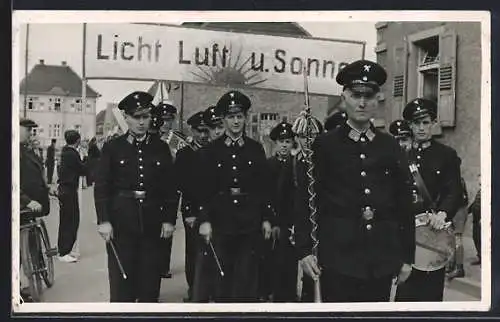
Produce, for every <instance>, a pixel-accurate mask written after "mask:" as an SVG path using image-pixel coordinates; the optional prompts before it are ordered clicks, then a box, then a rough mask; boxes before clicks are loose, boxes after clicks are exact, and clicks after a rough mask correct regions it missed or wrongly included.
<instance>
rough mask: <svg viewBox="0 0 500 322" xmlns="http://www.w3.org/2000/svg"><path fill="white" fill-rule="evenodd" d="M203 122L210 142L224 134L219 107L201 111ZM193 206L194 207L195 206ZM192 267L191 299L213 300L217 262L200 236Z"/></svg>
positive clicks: (197, 227)
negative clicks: (193, 271)
mask: <svg viewBox="0 0 500 322" xmlns="http://www.w3.org/2000/svg"><path fill="white" fill-rule="evenodd" d="M203 122H204V123H205V125H206V126H207V127H208V131H209V141H210V142H213V141H215V140H216V139H218V138H219V137H221V136H222V135H223V134H224V131H225V128H224V122H223V115H222V113H221V109H220V108H219V107H217V106H210V107H208V108H207V109H206V110H205V111H204V112H203ZM198 151H200V150H198ZM200 153H201V152H200ZM200 168H202V167H200ZM193 170H199V169H197V168H194V169H191V171H193ZM200 177H201V176H198V178H200ZM198 186H199V185H198ZM194 208H196V206H195V207H194ZM195 214H196V213H195ZM195 229H196V230H198V229H199V221H197V226H196V228H195ZM197 235H198V234H197ZM198 236H199V235H198ZM194 267H195V268H194V270H195V273H194V279H193V284H194V286H193V287H192V289H193V291H192V292H191V293H192V301H193V302H197V303H207V302H210V301H213V300H214V296H215V288H216V285H215V284H216V283H215V281H216V280H217V276H218V275H219V274H220V273H219V272H218V267H217V262H216V260H215V258H214V256H213V253H212V250H211V248H210V245H209V244H207V243H206V241H205V240H203V239H201V238H200V239H199V240H198V242H197V244H196V263H195V264H194Z"/></svg>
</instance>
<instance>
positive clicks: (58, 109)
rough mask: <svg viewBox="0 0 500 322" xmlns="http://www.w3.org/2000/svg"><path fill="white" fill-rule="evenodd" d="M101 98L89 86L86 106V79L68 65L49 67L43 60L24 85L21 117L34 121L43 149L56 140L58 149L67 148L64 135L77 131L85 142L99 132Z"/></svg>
mask: <svg viewBox="0 0 500 322" xmlns="http://www.w3.org/2000/svg"><path fill="white" fill-rule="evenodd" d="M98 97H99V94H98V93H97V92H96V91H94V90H93V89H92V88H91V87H89V86H88V85H87V88H86V100H85V103H84V104H82V79H81V78H80V76H78V74H76V73H75V72H74V71H73V69H72V68H71V67H69V66H68V65H67V64H66V63H65V62H62V64H61V65H59V66H56V65H45V63H44V61H43V60H40V61H39V63H38V64H37V65H35V66H34V67H33V69H32V70H31V71H30V73H29V74H28V76H27V79H23V80H22V81H21V85H20V100H19V102H20V107H19V116H20V117H27V118H30V119H32V120H34V121H35V122H36V123H37V124H38V125H39V127H38V128H36V129H34V131H35V132H36V134H37V135H38V137H39V139H40V143H41V146H42V147H43V148H46V147H47V146H48V145H49V144H50V142H51V140H52V139H56V146H57V147H58V148H60V147H61V146H63V145H64V132H65V131H66V130H69V129H76V130H78V131H79V132H80V133H81V134H82V138H83V139H90V138H92V137H93V136H94V135H95V132H96V128H95V126H96V103H97V99H98Z"/></svg>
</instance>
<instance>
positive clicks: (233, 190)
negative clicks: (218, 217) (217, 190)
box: [229, 188, 241, 196]
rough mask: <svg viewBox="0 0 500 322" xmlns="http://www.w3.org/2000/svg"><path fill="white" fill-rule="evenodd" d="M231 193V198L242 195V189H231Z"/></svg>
mask: <svg viewBox="0 0 500 322" xmlns="http://www.w3.org/2000/svg"><path fill="white" fill-rule="evenodd" d="M229 191H230V192H231V196H236V195H239V194H241V188H229Z"/></svg>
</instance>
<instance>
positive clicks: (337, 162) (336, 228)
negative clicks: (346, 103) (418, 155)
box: [296, 124, 415, 278]
mask: <svg viewBox="0 0 500 322" xmlns="http://www.w3.org/2000/svg"><path fill="white" fill-rule="evenodd" d="M357 133H358V132H356V131H354V130H352V129H351V127H350V126H349V125H347V124H344V125H341V126H340V127H338V128H337V129H335V130H332V131H331V132H328V133H326V134H324V135H321V136H319V137H318V138H317V139H316V140H315V142H314V144H313V161H314V166H315V171H314V176H315V180H316V184H315V191H316V193H317V202H316V204H317V206H318V225H319V231H318V237H319V241H320V243H319V254H318V256H319V261H320V265H322V266H323V267H328V268H331V269H334V270H336V271H337V272H338V273H341V274H344V275H348V276H353V277H357V278H370V277H382V276H387V275H390V274H396V273H397V272H399V269H400V267H401V265H402V264H403V263H408V264H411V263H413V261H414V253H415V234H414V225H415V223H414V218H413V214H412V212H411V193H410V189H409V184H410V182H409V181H410V178H409V175H410V174H409V170H408V167H407V161H406V159H405V156H404V153H403V151H402V150H401V149H400V147H399V145H398V143H397V142H396V140H394V139H393V138H392V137H391V136H390V135H388V134H385V133H382V132H380V131H378V130H377V129H375V128H373V127H372V128H371V129H370V134H373V135H369V138H366V137H361V138H360V137H359V133H358V134H357ZM363 141H364V142H363ZM366 206H369V207H370V208H371V209H373V211H374V214H373V218H369V217H368V218H364V217H363V208H364V207H366ZM297 223H298V224H297V227H296V243H297V247H298V249H299V253H300V254H301V255H300V256H301V258H302V257H304V256H306V255H308V254H311V247H312V244H311V238H310V237H309V236H310V233H311V224H310V223H309V218H308V217H306V218H302V219H301V220H299V221H297Z"/></svg>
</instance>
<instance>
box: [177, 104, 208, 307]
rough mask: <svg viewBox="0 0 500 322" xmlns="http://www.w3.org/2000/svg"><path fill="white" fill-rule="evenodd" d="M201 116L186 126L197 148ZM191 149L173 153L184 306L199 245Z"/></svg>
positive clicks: (203, 136) (195, 160)
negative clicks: (180, 221) (182, 235)
mask: <svg viewBox="0 0 500 322" xmlns="http://www.w3.org/2000/svg"><path fill="white" fill-rule="evenodd" d="M204 114H205V113H204V112H203V111H201V112H197V113H195V114H193V115H192V116H191V117H190V118H189V119H188V120H187V124H188V125H189V126H190V127H191V132H192V134H193V140H194V142H196V144H198V145H199V146H202V147H203V146H206V145H207V144H208V142H209V141H208V138H209V132H208V127H207V125H206V124H205V121H204ZM194 146H195V145H190V146H185V147H183V148H182V149H180V150H179V151H178V152H177V156H176V160H175V173H176V175H177V183H178V189H179V191H180V192H181V193H182V205H181V212H182V219H183V223H184V231H185V242H186V244H185V245H186V246H185V247H186V248H185V268H186V281H187V284H188V295H187V298H185V299H184V301H185V302H191V301H192V299H193V287H194V285H193V284H194V274H195V262H196V255H197V249H198V247H197V243H198V242H199V234H198V226H199V225H198V223H197V221H196V215H197V212H198V210H199V206H200V205H199V201H198V198H197V189H198V188H197V185H198V182H197V181H198V179H199V176H198V175H197V171H198V170H199V167H200V161H199V150H198V149H197V148H196V150H195V148H194Z"/></svg>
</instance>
